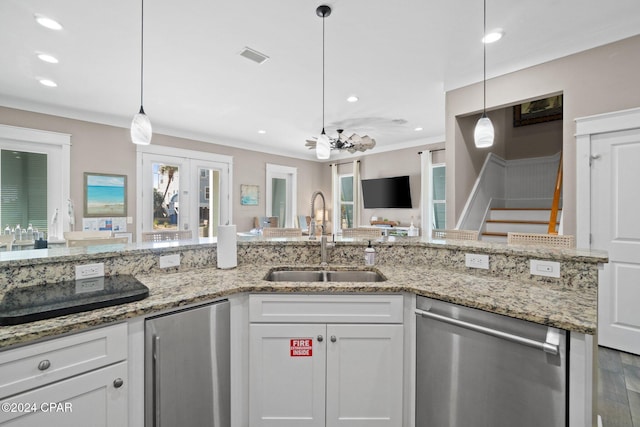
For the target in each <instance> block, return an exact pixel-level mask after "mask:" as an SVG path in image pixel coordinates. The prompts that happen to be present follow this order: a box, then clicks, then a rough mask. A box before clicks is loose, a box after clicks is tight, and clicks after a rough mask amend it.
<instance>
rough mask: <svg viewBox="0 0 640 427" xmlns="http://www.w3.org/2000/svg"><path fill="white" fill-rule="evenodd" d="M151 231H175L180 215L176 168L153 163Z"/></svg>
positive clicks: (178, 184)
mask: <svg viewBox="0 0 640 427" xmlns="http://www.w3.org/2000/svg"><path fill="white" fill-rule="evenodd" d="M152 171H153V229H154V230H177V229H178V228H179V227H178V224H179V223H180V222H179V215H180V201H179V200H178V196H179V194H180V173H179V168H178V166H174V165H169V164H164V163H153V165H152Z"/></svg>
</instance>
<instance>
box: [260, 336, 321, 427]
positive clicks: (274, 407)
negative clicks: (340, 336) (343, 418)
mask: <svg viewBox="0 0 640 427" xmlns="http://www.w3.org/2000/svg"><path fill="white" fill-rule="evenodd" d="M325 333H326V326H325V325H322V324H315V325H314V324H307V325H305V324H301V325H298V324H288V325H283V324H251V325H250V326H249V352H250V356H249V408H250V409H249V417H250V426H251V427H288V426H290V427H324V426H325V412H324V402H325V362H326V337H325Z"/></svg>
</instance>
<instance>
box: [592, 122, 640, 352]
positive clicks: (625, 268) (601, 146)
mask: <svg viewBox="0 0 640 427" xmlns="http://www.w3.org/2000/svg"><path fill="white" fill-rule="evenodd" d="M591 155H592V159H593V160H592V166H591V234H592V242H591V248H592V249H602V250H606V251H607V252H608V253H609V262H608V263H607V264H605V265H604V269H603V270H601V271H600V276H599V285H598V344H599V345H603V346H606V347H611V348H615V349H618V350H622V351H626V352H630V353H635V354H640V187H639V185H640V130H639V129H635V130H629V131H620V132H609V133H604V134H600V135H593V136H592V137H591Z"/></svg>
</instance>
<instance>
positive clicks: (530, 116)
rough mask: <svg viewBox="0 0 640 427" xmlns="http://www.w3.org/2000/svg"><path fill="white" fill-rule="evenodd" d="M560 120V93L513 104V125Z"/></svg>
mask: <svg viewBox="0 0 640 427" xmlns="http://www.w3.org/2000/svg"><path fill="white" fill-rule="evenodd" d="M553 120H562V95H556V96H550V97H548V98H542V99H536V100H534V101H530V102H523V103H522V104H518V105H514V106H513V127H519V126H527V125H534V124H537V123H544V122H551V121H553Z"/></svg>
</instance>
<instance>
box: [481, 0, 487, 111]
mask: <svg viewBox="0 0 640 427" xmlns="http://www.w3.org/2000/svg"><path fill="white" fill-rule="evenodd" d="M483 16H484V21H483V28H482V31H483V32H482V64H483V70H482V73H483V79H482V115H483V116H486V115H487V40H486V37H487V0H484V10H483Z"/></svg>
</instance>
